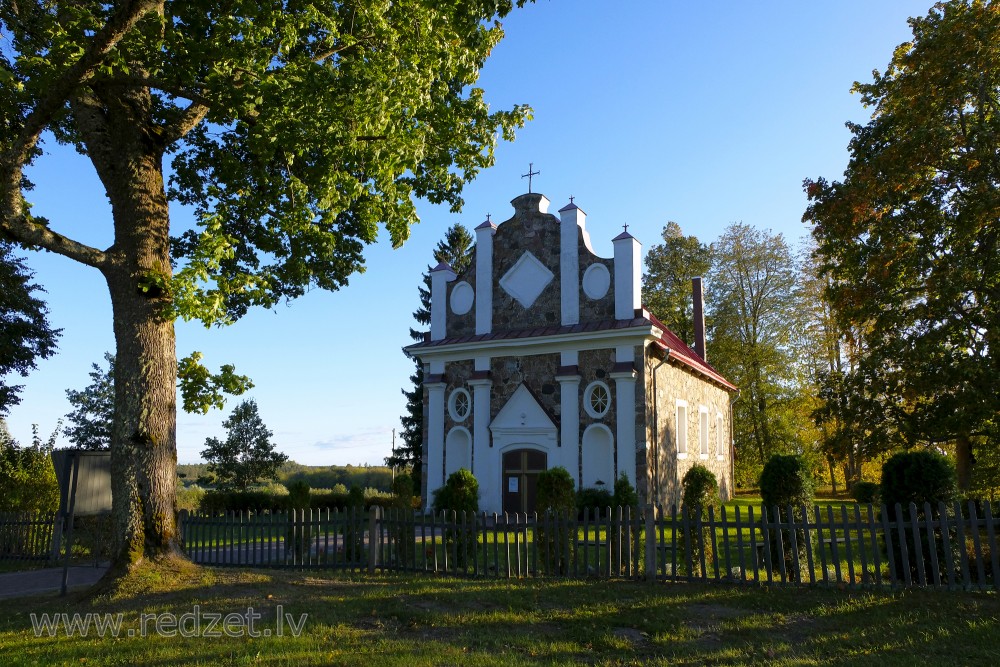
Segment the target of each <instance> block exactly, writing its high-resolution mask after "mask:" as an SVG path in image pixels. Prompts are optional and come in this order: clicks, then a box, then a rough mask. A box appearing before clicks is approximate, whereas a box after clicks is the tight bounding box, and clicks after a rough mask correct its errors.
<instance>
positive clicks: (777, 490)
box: [758, 454, 813, 512]
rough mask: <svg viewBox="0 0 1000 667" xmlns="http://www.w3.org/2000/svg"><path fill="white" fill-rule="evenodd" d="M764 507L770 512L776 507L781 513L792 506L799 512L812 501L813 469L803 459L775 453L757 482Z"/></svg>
mask: <svg viewBox="0 0 1000 667" xmlns="http://www.w3.org/2000/svg"><path fill="white" fill-rule="evenodd" d="M758 485H759V487H760V499H761V504H762V505H763V506H764V507H766V508H767V510H768V512H771V509H772V508H773V507H774V506H777V507H778V509H779V510H780V511H781V512H784V511H785V508H787V507H788V506H789V505H791V506H792V508H793V509H794V510H798V509H799V507H800V506H801V505H808V504H809V503H811V502H812V501H813V477H812V470H810V467H809V465H808V464H807V463H806V461H805V459H803V458H802V457H801V456H797V455H794V454H784V455H781V454H776V455H774V456H772V457H771V458H770V459H769V460H768V462H767V463H766V464H765V465H764V470H763V471H762V472H761V474H760V480H759V481H758Z"/></svg>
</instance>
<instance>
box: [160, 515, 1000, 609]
mask: <svg viewBox="0 0 1000 667" xmlns="http://www.w3.org/2000/svg"><path fill="white" fill-rule="evenodd" d="M180 522H181V535H182V539H183V542H184V548H185V550H186V552H187V554H188V556H189V557H190V558H191V559H192V560H194V561H195V562H197V563H203V564H210V565H224V566H241V567H246V566H251V567H291V568H326V569H346V570H352V571H368V572H376V571H379V572H382V571H405V572H428V573H435V574H449V575H457V576H470V577H499V578H523V577H539V576H548V577H570V578H581V577H598V578H626V579H643V580H647V581H670V582H694V581H699V582H730V583H736V584H755V585H756V584H776V585H807V584H825V585H837V586H847V587H865V588H868V587H873V588H879V587H886V588H896V587H909V586H926V587H932V588H948V589H981V590H987V589H992V590H996V589H998V588H1000V586H998V577H997V574H998V573H1000V563H998V558H1000V550H998V548H997V532H998V526H997V521H996V519H995V518H994V515H993V507H992V506H991V504H990V503H985V502H984V503H980V504H977V503H974V502H969V503H966V504H960V503H953V504H951V505H947V506H946V505H945V504H943V503H942V504H939V505H938V506H937V507H934V508H932V507H931V506H930V505H929V504H925V505H924V506H923V507H920V508H918V507H916V506H915V505H913V504H912V503H911V504H910V505H909V506H908V507H905V508H902V507H900V506H899V505H896V506H895V507H894V508H892V509H889V508H886V507H885V506H881V507H874V506H871V505H858V504H850V505H848V504H843V505H841V506H840V507H839V508H835V507H833V506H831V505H827V506H822V507H821V506H815V507H812V508H807V507H805V506H803V507H799V508H791V507H788V508H785V509H784V510H782V511H780V512H779V511H778V509H777V508H772V509H771V510H770V511H767V512H761V511H758V512H755V511H754V508H753V507H746V508H740V507H736V508H725V507H724V508H722V509H721V510H720V511H718V512H717V511H715V510H712V509H710V510H709V511H708V512H707V513H705V514H698V513H696V514H693V515H692V514H690V513H687V512H684V511H682V510H679V509H678V508H676V507H672V508H670V509H669V511H664V510H663V509H662V508H659V507H656V508H654V507H646V508H643V509H641V510H637V509H634V508H615V509H611V508H607V509H605V510H604V511H602V512H590V511H587V512H585V513H583V514H582V515H581V516H556V515H552V514H546V515H541V516H539V515H524V514H506V515H498V514H485V513H483V514H477V515H474V516H473V515H471V514H464V513H461V514H456V513H454V512H444V513H441V514H426V515H425V514H419V513H414V512H408V511H402V510H387V511H386V510H382V509H379V508H373V510H372V511H370V512H362V511H361V510H357V509H355V510H348V511H337V510H332V511H331V510H323V511H319V510H316V511H313V510H300V511H290V512H273V513H269V512H264V513H230V514H225V515H205V514H200V513H188V512H182V513H181V516H180Z"/></svg>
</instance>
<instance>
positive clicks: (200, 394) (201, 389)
mask: <svg viewBox="0 0 1000 667" xmlns="http://www.w3.org/2000/svg"><path fill="white" fill-rule="evenodd" d="M201 358H202V354H201V352H192V353H191V354H189V355H188V356H186V357H184V358H183V359H181V360H180V361H178V362H177V384H178V386H179V388H180V390H181V399H182V401H183V402H182V404H183V406H184V411H185V412H191V413H195V412H197V413H200V414H203V415H205V414H208V411H209V410H210V409H211V408H218V409H219V410H221V409H222V408H223V407H224V406H225V404H226V399H225V397H224V396H223V394H229V395H231V396H240V395H241V394H245V393H246V392H248V391H250V390H251V389H253V382H251V381H250V378H249V377H247V376H246V375H237V374H236V373H235V372H234V371H235V370H236V367H235V366H233V365H232V364H224V365H223V366H222V367H221V368H220V369H219V372H218V373H216V374H215V375H213V374H212V373H210V372H209V370H208V369H207V368H205V366H203V365H202V363H201Z"/></svg>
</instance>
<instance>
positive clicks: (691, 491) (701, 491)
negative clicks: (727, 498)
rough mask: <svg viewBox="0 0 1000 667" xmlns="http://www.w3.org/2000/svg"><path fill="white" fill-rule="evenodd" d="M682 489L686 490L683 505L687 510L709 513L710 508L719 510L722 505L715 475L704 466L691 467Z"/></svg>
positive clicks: (682, 482) (682, 483)
mask: <svg viewBox="0 0 1000 667" xmlns="http://www.w3.org/2000/svg"><path fill="white" fill-rule="evenodd" d="M681 487H682V488H683V490H684V493H683V496H682V500H681V504H682V505H683V507H684V508H685V509H686V510H692V511H693V510H697V509H700V510H701V511H702V512H707V511H708V508H709V507H715V508H718V507H719V505H720V504H721V503H722V500H721V498H719V482H718V480H717V479H716V477H715V473H713V472H712V471H711V470H709V469H708V468H706V467H705V466H703V465H697V464H696V465H693V466H691V468H690V469H688V471H687V472H686V473H684V478H683V479H682V480H681Z"/></svg>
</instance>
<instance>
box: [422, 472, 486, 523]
mask: <svg viewBox="0 0 1000 667" xmlns="http://www.w3.org/2000/svg"><path fill="white" fill-rule="evenodd" d="M433 507H434V511H435V512H442V511H444V510H452V511H455V512H458V513H459V514H461V513H462V512H470V513H472V514H475V513H477V512H478V511H479V481H478V480H477V479H476V478H475V476H474V475H473V474H472V473H471V472H469V471H468V470H466V469H465V468H460V469H458V470H456V471H455V472H453V473H451V474H450V475H448V480H447V481H446V482H445V483H444V486H442V487H441V488H440V489H437V490H436V491H435V492H434V504H433Z"/></svg>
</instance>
